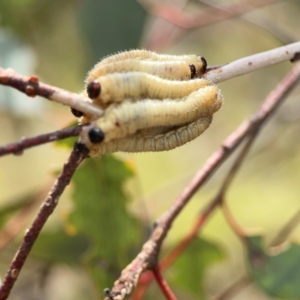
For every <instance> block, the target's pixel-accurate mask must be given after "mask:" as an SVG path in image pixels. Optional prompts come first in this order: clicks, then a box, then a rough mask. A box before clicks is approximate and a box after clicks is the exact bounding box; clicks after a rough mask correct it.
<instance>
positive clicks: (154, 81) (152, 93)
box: [87, 72, 211, 107]
mask: <svg viewBox="0 0 300 300" xmlns="http://www.w3.org/2000/svg"><path fill="white" fill-rule="evenodd" d="M210 84H211V83H210V82H209V81H207V80H205V79H195V80H189V81H180V80H167V79H162V78H160V77H158V76H154V75H149V74H147V73H143V72H128V73H113V74H107V75H105V76H101V77H99V78H98V79H97V80H94V81H93V82H91V84H89V85H88V86H87V93H88V95H89V97H90V98H91V99H92V100H93V101H94V102H95V103H97V104H99V105H100V106H102V107H105V106H107V104H108V103H112V102H122V101H123V100H124V99H132V100H139V99H145V98H149V99H166V98H169V99H178V98H182V97H186V96H188V95H189V94H191V93H192V92H195V91H197V90H199V89H200V88H203V87H205V86H207V85H210Z"/></svg>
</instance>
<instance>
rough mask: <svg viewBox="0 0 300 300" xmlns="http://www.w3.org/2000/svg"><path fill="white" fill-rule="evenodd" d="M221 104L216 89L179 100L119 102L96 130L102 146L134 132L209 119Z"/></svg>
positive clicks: (98, 123) (107, 112) (111, 108)
mask: <svg viewBox="0 0 300 300" xmlns="http://www.w3.org/2000/svg"><path fill="white" fill-rule="evenodd" d="M221 104H222V98H221V97H220V95H219V91H218V88H217V87H216V86H213V85H211V86H206V87H204V88H202V89H199V90H198V91H196V92H193V93H191V94H190V95H189V96H187V97H183V98H181V99H177V100H176V101H174V99H164V100H153V99H146V100H141V101H137V102H133V103H132V102H130V101H129V102H127V101H123V102H121V103H120V104H113V105H111V106H110V107H108V108H107V109H106V111H105V114H104V117H103V118H100V119H99V120H98V121H97V126H98V127H99V128H100V129H101V130H102V132H103V133H104V136H105V138H104V142H105V141H110V140H113V139H116V138H123V137H125V136H128V135H131V134H134V133H135V132H137V131H138V130H141V129H145V128H152V127H157V126H176V125H177V126H178V125H181V124H187V123H191V122H193V121H195V120H196V119H198V118H200V117H203V116H207V115H212V114H213V113H214V112H215V111H217V110H218V109H219V108H220V106H221Z"/></svg>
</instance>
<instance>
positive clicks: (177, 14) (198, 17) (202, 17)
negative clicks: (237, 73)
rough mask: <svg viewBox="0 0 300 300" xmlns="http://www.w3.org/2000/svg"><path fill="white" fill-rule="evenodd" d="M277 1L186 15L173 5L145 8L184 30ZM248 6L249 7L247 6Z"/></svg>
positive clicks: (244, 4)
mask: <svg viewBox="0 0 300 300" xmlns="http://www.w3.org/2000/svg"><path fill="white" fill-rule="evenodd" d="M278 1H279V0H256V1H253V0H248V1H242V2H241V3H236V4H229V5H227V6H224V7H223V6H220V7H218V8H216V7H211V8H208V9H206V10H204V11H200V12H198V13H195V14H194V15H188V14H185V13H183V12H182V11H181V10H180V9H178V8H177V7H176V6H174V5H167V4H163V5H161V4H157V5H152V6H150V7H149V8H147V11H148V12H149V13H150V14H153V15H155V16H157V17H160V18H163V19H165V20H167V21H169V22H171V23H172V24H174V25H176V26H178V27H181V28H184V29H195V28H199V27H203V26H207V25H211V24H213V23H217V22H220V21H223V20H227V19H229V18H233V17H237V16H239V15H242V14H245V13H247V12H250V11H252V10H254V9H257V8H259V7H261V6H264V5H268V4H272V3H275V2H278ZM249 4H250V5H249Z"/></svg>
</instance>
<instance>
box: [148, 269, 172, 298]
mask: <svg viewBox="0 0 300 300" xmlns="http://www.w3.org/2000/svg"><path fill="white" fill-rule="evenodd" d="M152 273H153V275H154V278H155V280H156V282H157V283H158V285H159V287H160V289H161V291H162V292H163V294H164V295H165V297H166V299H167V300H177V298H176V297H175V295H174V294H173V292H172V290H171V289H170V287H169V286H168V284H167V282H166V281H165V280H164V278H163V277H162V275H161V272H160V269H159V267H158V266H156V267H154V268H153V270H152Z"/></svg>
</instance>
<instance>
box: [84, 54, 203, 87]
mask: <svg viewBox="0 0 300 300" xmlns="http://www.w3.org/2000/svg"><path fill="white" fill-rule="evenodd" d="M133 71H139V72H145V73H147V74H152V75H155V76H158V77H160V78H165V79H170V80H189V79H193V78H195V77H197V76H199V75H200V74H202V73H203V72H204V65H203V62H202V60H201V59H200V58H198V57H195V60H192V59H191V63H190V64H189V63H187V62H186V61H183V60H175V61H152V60H137V59H127V60H124V61H116V62H114V63H102V62H100V63H98V64H97V65H96V66H95V67H94V68H93V70H91V71H90V73H89V74H88V77H87V79H86V84H89V83H90V82H91V81H93V80H96V79H98V78H99V77H100V76H104V75H107V74H110V73H115V72H119V73H125V72H133Z"/></svg>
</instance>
